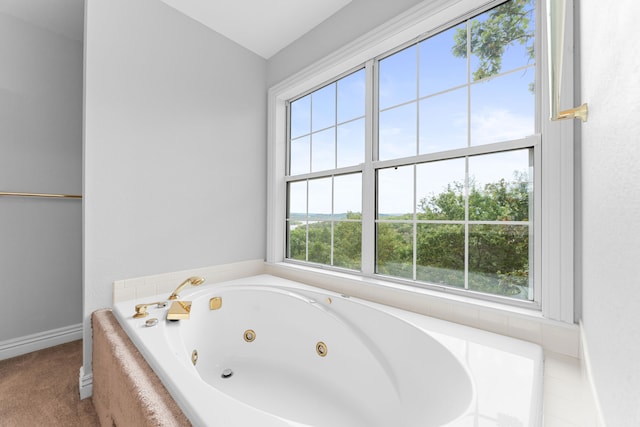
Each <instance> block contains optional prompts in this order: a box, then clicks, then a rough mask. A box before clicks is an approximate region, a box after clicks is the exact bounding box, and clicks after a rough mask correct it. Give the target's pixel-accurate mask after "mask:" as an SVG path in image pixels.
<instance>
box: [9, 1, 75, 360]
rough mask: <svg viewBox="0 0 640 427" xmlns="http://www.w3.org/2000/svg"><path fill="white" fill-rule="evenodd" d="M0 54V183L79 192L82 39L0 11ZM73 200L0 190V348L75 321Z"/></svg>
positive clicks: (32, 189) (38, 190) (17, 189)
mask: <svg viewBox="0 0 640 427" xmlns="http://www.w3.org/2000/svg"><path fill="white" fill-rule="evenodd" d="M0 57H1V62H2V65H1V66H0V191H8V192H34V193H64V194H80V192H81V187H82V158H81V156H82V43H81V42H80V41H77V40H72V39H70V38H66V37H63V36H60V35H58V34H56V33H53V32H51V31H48V30H45V29H42V28H39V27H36V26H34V25H32V24H29V23H27V22H25V21H23V20H21V19H18V18H15V17H13V16H10V15H7V14H3V13H0ZM81 203H82V202H81V201H79V200H51V199H27V198H16V197H0V289H1V290H2V293H3V308H2V310H0V350H2V349H3V348H4V345H3V342H6V341H7V340H10V341H12V343H13V344H16V345H17V344H19V342H20V341H21V340H23V339H26V340H32V338H33V337H32V338H28V339H27V338H26V337H27V336H32V335H47V334H48V332H49V331H52V330H56V329H60V328H67V327H70V326H72V325H75V327H76V329H78V325H79V324H80V323H81V321H82V263H81V242H82V240H81V239H82V238H81V230H82V225H81V224H82V222H81V220H82V218H81V212H82V204H81ZM76 335H77V333H76ZM40 338H43V339H44V337H43V336H41V337H40ZM40 338H39V339H40ZM76 339H77V336H76ZM13 344H12V345H13ZM49 345H52V344H51V343H49ZM45 346H46V345H45ZM37 348H38V345H36V347H29V348H28V349H26V351H29V350H31V351H32V350H36V349H37ZM16 351H17V352H18V353H17V354H19V353H22V352H24V351H21V350H19V349H18V350H16ZM12 355H16V354H14V353H11V351H10V352H9V356H12Z"/></svg>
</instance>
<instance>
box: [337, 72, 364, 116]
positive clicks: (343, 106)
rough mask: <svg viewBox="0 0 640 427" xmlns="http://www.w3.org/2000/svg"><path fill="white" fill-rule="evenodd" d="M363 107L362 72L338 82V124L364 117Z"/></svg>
mask: <svg viewBox="0 0 640 427" xmlns="http://www.w3.org/2000/svg"><path fill="white" fill-rule="evenodd" d="M364 106H365V73H364V70H360V71H357V72H355V73H353V74H350V75H348V76H346V77H344V78H342V79H340V80H338V123H342V122H346V121H347V120H353V119H355V118H358V117H364Z"/></svg>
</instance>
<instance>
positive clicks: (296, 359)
mask: <svg viewBox="0 0 640 427" xmlns="http://www.w3.org/2000/svg"><path fill="white" fill-rule="evenodd" d="M212 296H213V295H206V296H203V297H197V298H195V299H194V300H193V305H192V314H191V319H190V320H188V321H181V322H176V323H175V324H170V325H168V328H167V332H168V333H170V334H173V335H174V337H175V336H177V337H179V338H178V339H177V340H176V339H170V340H169V341H172V342H174V343H177V344H175V351H176V353H178V354H179V356H180V357H181V358H183V360H189V363H190V364H193V369H194V370H195V371H197V375H198V376H199V377H200V378H201V380H202V381H204V382H206V383H208V384H209V385H211V387H214V388H215V389H217V390H219V391H221V392H222V393H224V394H226V395H228V396H229V397H231V398H233V399H235V400H237V401H239V402H242V403H244V404H246V405H249V406H251V407H254V408H257V409H259V410H261V411H264V412H266V413H269V414H273V415H275V416H277V417H281V418H283V419H286V420H290V421H292V422H294V423H299V424H301V425H310V426H336V427H337V426H345V427H347V426H348V427H358V426H362V427H365V426H366V427H389V426H394V427H396V426H397V427H401V426H406V427H414V426H415V427H417V426H420V427H424V426H439V425H444V424H447V423H448V422H450V421H452V420H454V419H456V418H457V417H459V416H460V414H462V413H464V412H465V410H466V409H467V408H468V407H469V405H470V403H471V402H472V399H473V385H472V381H471V379H470V376H469V374H468V372H467V371H466V369H465V368H464V367H463V366H462V365H461V364H460V362H459V361H458V360H457V359H456V358H455V357H454V356H453V355H452V354H451V353H450V352H449V351H448V350H447V348H445V347H444V346H443V345H442V344H441V343H440V342H438V341H437V340H436V339H435V338H433V337H431V336H430V335H429V334H427V333H425V332H424V331H423V330H420V329H418V328H416V327H414V326H413V325H411V324H410V323H408V322H405V321H403V320H401V319H399V318H397V317H395V316H393V315H391V314H388V313H385V312H382V311H379V310H376V309H374V308H372V307H369V306H366V305H363V304H360V303H358V302H354V301H351V300H350V299H349V298H340V297H335V296H334V297H332V298H329V297H327V296H326V295H323V294H320V293H317V294H316V293H313V292H304V293H302V292H300V291H298V290H295V291H294V290H287V289H283V288H266V287H265V286H242V287H229V288H226V289H221V290H220V291H219V292H218V293H216V295H215V297H218V298H221V300H222V304H221V306H220V308H219V309H214V310H211V309H210V306H209V300H210V298H211V297H212ZM294 425H295V424H294Z"/></svg>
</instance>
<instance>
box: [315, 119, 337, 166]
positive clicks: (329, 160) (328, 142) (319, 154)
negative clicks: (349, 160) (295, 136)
mask: <svg viewBox="0 0 640 427" xmlns="http://www.w3.org/2000/svg"><path fill="white" fill-rule="evenodd" d="M335 138H336V131H335V128H329V129H327V130H323V131H322V132H317V133H314V134H312V135H311V147H312V153H311V172H317V171H322V170H327V169H334V168H335V167H336V160H335V159H336V154H335V153H336V143H335Z"/></svg>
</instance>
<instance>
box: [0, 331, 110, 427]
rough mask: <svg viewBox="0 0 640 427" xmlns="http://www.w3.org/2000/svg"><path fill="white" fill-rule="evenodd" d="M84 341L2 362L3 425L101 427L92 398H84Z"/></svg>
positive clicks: (0, 419)
mask: <svg viewBox="0 0 640 427" xmlns="http://www.w3.org/2000/svg"><path fill="white" fill-rule="evenodd" d="M81 365H82V341H74V342H70V343H67V344H62V345H59V346H56V347H51V348H48V349H45V350H40V351H36V352H33V353H29V354H25V355H22V356H18V357H14V358H12V359H7V360H2V361H0V426H2V427H14V426H15V427H30V426H65V427H66V426H83V427H84V426H98V425H99V423H98V416H97V415H96V411H95V409H94V408H93V404H92V403H91V399H84V400H80V394H79V391H78V374H79V370H80V366H81Z"/></svg>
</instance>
